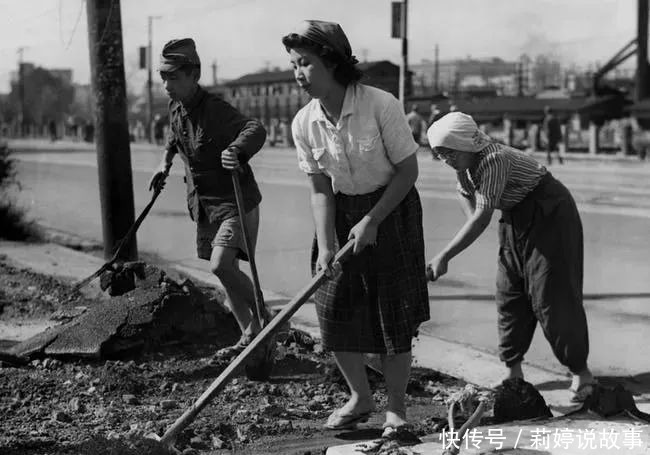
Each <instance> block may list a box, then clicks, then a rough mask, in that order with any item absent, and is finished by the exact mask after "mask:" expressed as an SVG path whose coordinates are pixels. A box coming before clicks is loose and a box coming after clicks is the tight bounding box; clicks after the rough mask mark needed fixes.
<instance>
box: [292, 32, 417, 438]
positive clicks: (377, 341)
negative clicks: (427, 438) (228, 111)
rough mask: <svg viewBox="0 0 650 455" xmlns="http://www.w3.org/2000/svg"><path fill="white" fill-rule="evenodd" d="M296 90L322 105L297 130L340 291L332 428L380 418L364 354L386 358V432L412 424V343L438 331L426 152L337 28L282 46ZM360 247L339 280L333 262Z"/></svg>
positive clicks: (334, 297) (326, 304)
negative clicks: (423, 178) (433, 316)
mask: <svg viewBox="0 0 650 455" xmlns="http://www.w3.org/2000/svg"><path fill="white" fill-rule="evenodd" d="M282 42H283V44H284V45H285V47H286V49H287V51H288V52H289V55H290V59H291V64H292V66H293V69H294V75H295V78H296V81H297V82H298V84H299V85H300V87H301V88H302V89H303V90H305V91H306V92H307V93H308V94H309V95H310V96H311V97H312V100H311V101H310V102H309V103H308V104H307V105H306V106H305V107H303V108H302V109H301V110H300V111H299V112H298V114H297V115H296V117H295V118H294V120H293V123H292V133H293V138H294V141H295V144H296V148H297V153H298V161H299V166H300V169H302V170H303V171H304V172H305V173H306V174H307V175H308V178H309V181H310V184H311V203H312V210H313V216H314V224H315V227H316V238H315V241H314V248H313V257H312V260H313V264H312V266H313V268H314V271H316V270H320V269H327V270H328V272H329V276H330V280H329V281H328V282H327V283H326V284H325V285H323V286H322V287H321V288H320V289H319V290H318V291H317V293H316V295H315V300H316V307H317V312H318V319H319V324H320V329H321V334H322V341H323V347H324V349H326V350H329V351H332V352H333V353H334V357H335V359H336V362H337V364H338V366H339V368H340V370H341V372H342V373H343V376H344V377H345V379H346V381H347V383H348V386H349V387H350V391H351V396H350V400H349V401H348V402H347V403H346V404H345V405H344V406H343V407H342V408H341V409H338V410H336V411H335V412H334V413H332V415H331V416H330V417H329V419H328V421H327V424H326V425H325V426H326V427H327V428H331V429H345V428H352V427H354V426H355V425H356V424H357V423H360V422H365V421H367V420H368V418H369V416H370V414H371V413H372V412H373V411H374V410H375V404H374V402H373V399H372V391H371V390H370V387H369V384H368V379H367V377H366V372H365V365H364V359H363V354H364V353H374V354H379V355H380V356H381V359H382V366H383V372H384V376H385V379H386V389H387V394H388V404H387V408H386V420H385V423H384V427H385V428H389V427H390V428H393V429H397V428H399V427H403V426H404V425H405V424H406V423H407V421H406V405H405V395H406V385H407V383H408V378H409V374H410V367H411V343H412V340H413V337H414V336H415V335H416V334H417V329H418V326H419V325H420V323H422V322H423V321H426V320H428V319H429V299H428V293H427V283H426V277H425V274H424V271H425V257H424V240H423V229H422V207H421V204H420V199H419V196H418V192H417V190H416V189H415V187H414V184H415V181H416V179H417V176H418V165H417V160H416V151H417V148H418V146H417V144H416V143H415V141H414V140H413V136H412V135H411V131H410V129H409V127H408V124H407V122H406V117H405V115H404V109H403V106H402V105H401V103H400V102H399V101H398V100H397V99H395V97H394V96H393V95H391V94H389V93H387V92H385V91H382V90H380V89H377V88H374V87H370V86H366V85H363V84H361V83H359V80H360V79H361V76H362V74H361V72H360V71H359V70H358V69H357V67H356V66H355V65H356V63H357V60H356V58H355V57H354V56H353V55H352V50H351V47H350V43H349V42H348V39H347V37H346V36H345V33H344V32H343V30H342V29H341V27H340V26H339V25H338V24H335V23H331V22H323V21H304V22H303V23H301V24H300V25H299V27H298V28H297V29H296V30H295V31H294V32H293V33H291V34H289V35H287V36H285V37H284V38H283V40H282ZM351 238H354V241H355V247H354V253H355V254H354V256H353V257H352V258H351V259H349V260H348V261H346V262H345V263H344V264H343V266H342V270H340V271H339V273H335V271H333V270H331V266H330V261H331V259H332V258H333V256H334V253H335V251H336V248H337V247H338V245H342V244H344V243H345V242H346V241H347V240H348V239H351Z"/></svg>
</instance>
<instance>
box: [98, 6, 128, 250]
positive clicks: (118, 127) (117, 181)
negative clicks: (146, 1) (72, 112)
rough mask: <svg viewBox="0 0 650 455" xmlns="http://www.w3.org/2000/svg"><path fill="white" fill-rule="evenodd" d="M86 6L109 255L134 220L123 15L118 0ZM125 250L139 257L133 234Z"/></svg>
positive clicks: (102, 207) (101, 189)
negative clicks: (123, 44) (123, 45)
mask: <svg viewBox="0 0 650 455" xmlns="http://www.w3.org/2000/svg"><path fill="white" fill-rule="evenodd" d="M86 5H87V6H86V10H87V13H88V47H89V50H90V67H91V82H92V92H93V96H94V98H95V131H96V135H95V137H96V144H97V171H98V174H99V196H100V202H101V209H102V230H103V237H104V257H105V258H106V259H109V258H111V257H112V256H113V253H114V251H115V250H116V248H117V246H118V244H119V242H120V240H121V239H122V238H123V237H124V236H125V235H126V234H127V232H128V231H129V229H130V227H131V226H132V225H133V223H134V219H135V213H134V212H135V210H134V207H133V177H132V174H131V173H132V170H131V149H130V144H129V127H128V121H127V109H126V81H125V78H124V51H123V47H122V20H121V11H120V1H119V0H88V2H86ZM123 251H124V253H123V257H122V258H121V259H123V260H135V259H137V247H136V240H135V236H134V238H133V239H132V240H131V241H130V242H129V245H128V247H126V248H124V250H123Z"/></svg>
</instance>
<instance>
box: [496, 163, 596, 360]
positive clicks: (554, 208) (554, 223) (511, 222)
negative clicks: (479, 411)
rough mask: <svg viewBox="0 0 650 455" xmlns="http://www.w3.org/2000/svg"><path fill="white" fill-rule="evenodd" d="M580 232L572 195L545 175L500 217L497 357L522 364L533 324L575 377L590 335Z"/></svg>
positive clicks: (532, 331)
mask: <svg viewBox="0 0 650 455" xmlns="http://www.w3.org/2000/svg"><path fill="white" fill-rule="evenodd" d="M582 281H583V234H582V223H581V221H580V215H579V214H578V209H577V207H576V204H575V201H574V200H573V197H572V196H571V194H570V193H569V190H567V189H566V187H565V186H564V185H562V183H560V182H559V181H558V180H556V179H555V178H554V177H552V176H551V175H550V173H549V174H547V175H545V176H544V177H543V178H542V180H541V181H540V183H539V184H538V185H537V187H535V189H534V190H533V191H531V192H530V193H529V194H528V195H527V196H526V198H525V199H524V200H522V201H521V202H520V203H519V204H517V205H516V206H515V207H513V208H512V209H511V210H507V211H503V217H502V219H501V220H499V263H498V271H497V293H496V301H497V309H498V313H499V314H498V329H499V356H500V358H501V360H502V361H504V362H505V363H506V365H507V366H512V365H514V364H516V363H518V362H521V361H522V360H523V358H524V354H525V353H526V352H527V351H528V348H529V347H530V343H531V341H532V338H533V334H534V332H535V327H536V325H537V322H539V323H540V326H541V327H542V330H543V331H544V335H545V337H546V339H547V340H548V342H549V343H550V345H551V348H552V349H553V353H554V354H555V356H556V357H557V359H558V360H559V361H560V363H562V364H563V365H565V366H566V367H568V368H569V370H570V371H571V372H572V373H578V372H580V371H581V370H582V369H584V368H585V367H586V365H587V355H588V353H589V337H588V330H587V318H586V315H585V311H584V307H583V304H582Z"/></svg>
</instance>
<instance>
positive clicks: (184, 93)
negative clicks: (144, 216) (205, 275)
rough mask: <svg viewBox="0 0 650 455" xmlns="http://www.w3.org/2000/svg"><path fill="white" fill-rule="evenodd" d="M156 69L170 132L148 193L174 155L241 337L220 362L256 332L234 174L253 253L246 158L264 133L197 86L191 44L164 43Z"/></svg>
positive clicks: (255, 213) (205, 254) (251, 180)
mask: <svg viewBox="0 0 650 455" xmlns="http://www.w3.org/2000/svg"><path fill="white" fill-rule="evenodd" d="M159 71H160V75H161V77H162V80H163V86H164V88H165V91H166V92H167V94H168V96H169V98H170V102H169V117H170V128H171V130H170V134H169V137H168V139H167V143H166V145H165V153H164V156H163V160H162V163H161V165H160V168H159V169H158V170H157V171H156V172H155V173H154V175H153V177H152V178H151V182H150V188H161V187H162V185H164V181H165V178H166V177H167V175H168V174H169V170H170V168H171V166H172V160H173V158H174V155H175V154H176V153H178V154H179V155H180V157H181V159H182V160H183V163H184V165H185V181H186V184H187V204H188V208H189V212H190V217H191V218H192V220H194V221H195V222H196V244H197V254H198V257H199V258H201V259H205V260H209V261H210V270H211V272H212V273H213V274H214V275H216V276H217V277H218V278H219V281H221V283H222V284H223V286H224V289H225V292H226V295H227V297H228V301H229V304H230V308H231V310H232V312H233V315H234V316H235V319H236V320H237V323H238V324H239V328H240V330H241V333H242V335H241V338H240V339H239V341H238V342H237V343H235V344H234V345H232V346H229V347H226V348H223V349H221V350H219V351H218V352H217V353H216V355H215V357H216V359H217V360H229V359H231V358H233V357H235V356H236V355H238V354H239V353H241V352H242V351H243V350H244V349H245V348H246V346H248V344H250V342H251V341H252V340H253V338H254V336H255V335H256V334H257V333H258V332H260V330H261V327H260V324H259V321H258V320H257V318H255V317H253V315H254V305H255V295H254V291H253V284H252V283H251V280H250V279H249V278H248V276H247V275H246V274H245V273H244V272H242V271H241V270H240V269H239V260H240V259H242V260H248V256H247V252H246V246H245V243H244V237H243V232H242V230H241V225H240V221H239V217H238V211H237V204H236V200H235V193H234V189H233V183H232V178H231V172H233V171H234V170H237V171H239V172H240V177H239V179H240V182H241V186H242V192H243V196H244V205H245V212H246V214H245V219H246V224H247V225H248V228H249V235H250V240H251V248H252V249H253V251H254V248H255V243H256V239H257V231H258V226H259V204H260V202H261V200H262V195H261V194H260V191H259V188H258V186H257V183H256V181H255V177H254V176H253V171H252V169H251V167H250V165H249V164H248V161H249V160H250V159H251V158H252V157H253V155H255V153H257V152H258V151H259V149H260V148H261V147H262V146H263V145H264V141H265V139H266V132H265V131H264V128H263V127H262V125H261V124H260V123H259V122H258V121H256V120H253V119H249V118H246V117H244V116H243V115H242V114H241V113H240V112H239V111H238V110H236V109H235V108H234V107H232V106H231V105H230V104H228V103H227V102H225V101H224V100H222V99H221V98H219V97H218V96H216V95H213V94H210V93H208V92H207V91H205V90H204V89H203V88H202V87H201V86H200V85H199V83H198V81H199V77H200V75H201V62H200V60H199V56H198V54H197V52H196V47H195V44H194V41H193V40H192V39H190V38H185V39H179V40H172V41H169V42H168V43H167V44H165V46H164V47H163V50H162V55H161V58H160V67H159ZM267 316H268V315H267Z"/></svg>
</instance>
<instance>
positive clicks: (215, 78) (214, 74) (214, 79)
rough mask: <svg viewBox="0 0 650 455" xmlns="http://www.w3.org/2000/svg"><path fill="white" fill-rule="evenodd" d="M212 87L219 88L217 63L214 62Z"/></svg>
mask: <svg viewBox="0 0 650 455" xmlns="http://www.w3.org/2000/svg"><path fill="white" fill-rule="evenodd" d="M212 85H214V86H215V87H216V86H217V61H216V60H213V61H212Z"/></svg>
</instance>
